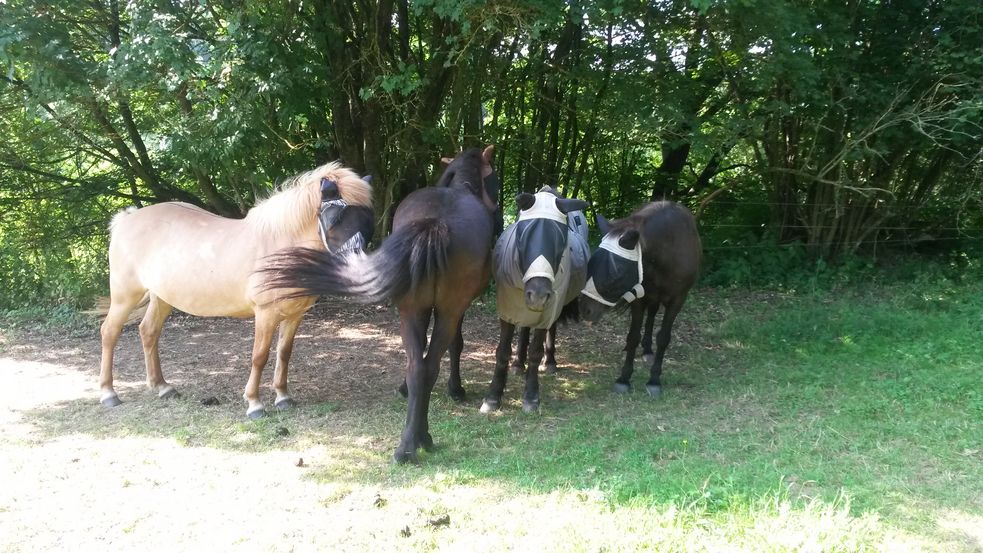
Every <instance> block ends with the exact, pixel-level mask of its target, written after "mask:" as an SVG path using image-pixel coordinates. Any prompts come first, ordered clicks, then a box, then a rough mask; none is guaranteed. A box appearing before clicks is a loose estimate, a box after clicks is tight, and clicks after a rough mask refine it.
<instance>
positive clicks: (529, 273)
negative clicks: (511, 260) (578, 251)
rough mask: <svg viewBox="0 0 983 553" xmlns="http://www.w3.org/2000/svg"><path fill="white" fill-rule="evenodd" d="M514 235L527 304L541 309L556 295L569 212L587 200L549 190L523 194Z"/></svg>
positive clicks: (532, 307) (582, 205) (529, 306)
mask: <svg viewBox="0 0 983 553" xmlns="http://www.w3.org/2000/svg"><path fill="white" fill-rule="evenodd" d="M515 202H516V205H517V206H518V208H519V219H518V220H517V221H516V223H515V225H516V226H515V233H516V234H515V237H516V248H517V250H518V251H517V252H516V253H517V255H518V258H519V269H520V270H521V271H522V282H523V289H524V291H525V298H526V307H528V308H529V309H531V310H533V311H542V310H543V309H545V308H546V306H547V304H549V302H550V301H551V300H552V299H553V297H554V293H553V280H554V279H555V277H556V271H557V270H558V269H559V267H560V260H561V259H562V258H563V253H564V252H565V251H566V249H567V230H568V229H567V215H566V214H567V213H569V212H571V211H579V210H583V209H584V208H585V207H587V202H585V201H583V200H576V199H566V198H559V197H557V196H556V195H555V194H552V193H550V192H538V193H536V194H520V195H519V196H518V197H516V199H515Z"/></svg>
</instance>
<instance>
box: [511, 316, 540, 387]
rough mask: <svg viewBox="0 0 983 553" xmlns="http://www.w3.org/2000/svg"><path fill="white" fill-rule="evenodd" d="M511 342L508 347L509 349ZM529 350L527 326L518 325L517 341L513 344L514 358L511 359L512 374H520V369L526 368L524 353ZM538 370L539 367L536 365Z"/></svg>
mask: <svg viewBox="0 0 983 553" xmlns="http://www.w3.org/2000/svg"><path fill="white" fill-rule="evenodd" d="M511 347H512V346H511V344H510V345H509V349H511ZM528 351H529V327H528V326H520V327H519V343H518V344H516V345H515V359H513V360H512V374H514V375H516V376H520V375H522V371H524V370H526V353H527V352H528ZM536 370H539V367H536Z"/></svg>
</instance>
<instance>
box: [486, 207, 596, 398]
mask: <svg viewBox="0 0 983 553" xmlns="http://www.w3.org/2000/svg"><path fill="white" fill-rule="evenodd" d="M516 204H517V206H518V208H519V218H518V220H517V221H516V222H515V223H514V224H513V225H511V226H510V227H509V228H508V229H506V230H505V232H504V233H503V234H502V236H501V237H499V239H498V243H497V244H496V245H495V252H494V255H493V259H494V262H493V265H494V272H495V287H496V301H497V307H498V315H499V322H500V327H501V331H500V335H499V343H498V349H497V351H496V359H495V376H494V378H493V379H492V382H491V385H490V386H489V391H488V395H487V396H486V397H485V401H484V403H483V404H482V406H481V411H482V412H483V413H487V412H490V411H493V410H496V409H499V408H500V407H501V400H502V395H503V393H504V391H505V382H506V378H507V376H508V364H509V359H510V358H511V355H512V336H513V334H514V333H515V327H516V326H519V327H529V328H531V329H534V330H533V337H532V339H531V343H530V349H529V367H528V369H527V370H526V388H525V394H524V396H523V402H522V403H523V410H525V411H536V410H538V409H539V402H540V399H539V363H540V361H541V360H542V357H543V345H544V341H545V337H546V332H547V330H548V329H549V328H550V327H551V326H552V325H553V324H554V323H556V320H557V319H558V318H559V317H560V313H561V311H562V310H563V307H564V306H565V305H567V304H568V303H570V302H571V301H573V300H574V299H576V297H577V294H578V293H579V291H580V289H581V288H582V287H583V284H584V281H585V280H586V268H587V266H586V265H587V258H588V255H589V252H590V250H589V248H588V246H587V242H586V240H584V239H583V237H582V236H581V235H580V234H579V233H578V232H577V231H574V230H571V229H570V227H569V225H568V219H567V214H568V213H570V212H572V211H580V210H583V209H584V208H585V207H586V206H587V202H585V201H583V200H576V199H566V198H559V197H557V196H556V194H555V193H553V192H552V191H540V192H538V193H536V194H535V195H533V194H520V195H519V196H518V197H517V198H516Z"/></svg>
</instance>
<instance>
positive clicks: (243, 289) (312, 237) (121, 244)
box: [99, 163, 373, 418]
mask: <svg viewBox="0 0 983 553" xmlns="http://www.w3.org/2000/svg"><path fill="white" fill-rule="evenodd" d="M372 230H373V214H372V187H371V186H370V185H369V183H368V179H365V180H363V179H362V178H360V177H359V176H358V175H357V174H355V173H354V172H353V171H351V170H349V169H347V168H344V167H342V166H341V165H340V164H338V163H328V164H325V165H322V166H320V167H318V168H316V169H313V170H311V171H308V172H306V173H302V174H299V175H296V176H294V177H292V178H290V179H289V180H287V181H286V182H285V183H284V184H283V185H282V186H281V189H280V191H279V192H277V193H276V194H274V195H272V196H270V197H269V198H268V199H266V200H264V201H262V202H260V203H259V204H258V205H256V207H254V208H252V209H251V210H249V213H248V214H247V215H246V217H245V218H244V219H226V218H223V217H219V216H218V215H214V214H212V213H209V212H207V211H205V210H203V209H201V208H198V207H195V206H193V205H190V204H186V203H179V202H169V203H162V204H157V205H152V206H147V207H144V208H141V209H133V208H131V209H129V210H127V211H124V212H122V213H120V214H118V215H117V216H116V217H115V218H114V219H113V221H112V224H111V225H110V234H111V238H110V242H109V288H110V302H111V303H110V307H109V312H108V314H107V316H106V320H105V321H104V322H103V324H102V367H101V372H100V376H99V385H100V388H101V392H102V395H101V398H100V401H101V402H102V403H103V405H106V406H107V407H114V406H116V405H119V404H120V403H121V401H120V399H119V396H118V395H117V394H116V391H115V390H114V389H113V351H114V349H115V347H116V342H117V341H118V340H119V336H120V333H121V332H122V329H123V325H124V323H125V322H126V320H127V317H128V316H129V315H130V313H131V312H132V311H133V310H134V308H136V307H137V306H138V305H140V304H141V303H143V302H144V301H146V302H148V303H147V312H146V314H145V315H144V317H143V321H142V322H141V323H140V339H141V341H142V342H143V353H144V358H145V361H146V365H147V385H148V386H149V387H150V389H152V390H154V391H156V392H157V394H158V396H159V397H161V398H168V397H172V396H175V395H176V394H177V392H176V390H175V389H174V387H173V386H171V385H170V384H168V383H167V381H166V380H164V376H163V374H162V373H161V369H160V353H159V350H158V341H159V338H160V333H161V329H162V328H163V325H164V321H165V320H166V319H167V317H168V315H170V313H171V311H172V309H173V308H175V307H176V308H178V309H180V310H181V311H184V312H186V313H189V314H192V315H197V316H201V317H222V316H225V317H243V318H245V317H251V316H253V317H255V319H256V329H255V338H254V341H253V352H252V367H251V370H250V373H249V380H248V381H247V383H246V389H245V392H244V394H243V397H244V398H245V400H246V401H247V402H248V404H249V405H248V408H247V410H246V415H247V416H248V417H250V418H258V417H261V416H263V415H264V413H265V411H264V408H263V403H262V402H261V401H260V397H259V383H260V378H261V376H262V374H263V368H264V367H265V366H266V361H267V359H268V357H269V353H270V344H271V342H272V339H273V332H274V330H275V329H276V327H277V326H278V325H279V327H280V336H279V340H278V344H277V359H276V369H275V372H274V377H273V388H274V390H275V391H276V401H275V406H276V407H277V408H278V409H284V408H288V407H290V406H292V405H293V404H294V402H293V400H292V399H291V398H290V394H289V393H288V391H287V364H288V362H289V360H290V354H291V351H292V348H293V340H294V334H295V333H296V332H297V327H298V326H299V325H300V321H301V318H302V317H303V315H304V313H305V312H306V311H307V310H308V309H310V307H311V306H312V305H313V304H314V301H315V299H316V298H315V297H314V296H306V297H291V298H286V297H284V296H286V295H287V294H285V293H284V291H282V290H281V291H277V290H264V289H263V282H262V277H261V276H260V275H258V274H256V271H257V270H258V269H260V268H261V267H262V266H263V264H264V258H265V257H266V256H268V255H270V254H273V253H276V252H279V251H281V250H283V249H284V248H290V247H301V246H302V247H307V248H315V249H320V250H322V251H324V250H326V251H328V252H331V253H339V252H342V251H348V250H353V249H361V248H362V246H363V245H364V244H365V243H367V242H368V241H369V240H370V239H371V236H372Z"/></svg>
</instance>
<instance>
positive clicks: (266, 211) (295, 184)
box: [245, 161, 372, 238]
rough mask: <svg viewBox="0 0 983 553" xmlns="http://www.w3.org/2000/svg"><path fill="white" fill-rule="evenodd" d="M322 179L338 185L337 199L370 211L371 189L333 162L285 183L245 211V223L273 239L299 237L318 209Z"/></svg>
mask: <svg viewBox="0 0 983 553" xmlns="http://www.w3.org/2000/svg"><path fill="white" fill-rule="evenodd" d="M323 178H327V179H330V180H332V181H334V182H335V183H337V184H338V191H339V192H340V193H341V198H342V199H343V200H345V201H346V202H348V204H349V205H358V206H365V207H372V186H371V185H369V183H367V182H365V181H364V180H362V178H361V177H359V176H358V175H357V174H356V173H355V172H354V171H352V170H351V169H349V168H347V167H343V166H342V165H341V163H338V162H336V161H334V162H331V163H326V164H324V165H322V166H320V167H317V168H315V169H312V170H310V171H307V172H306V173H300V174H298V175H294V176H293V177H290V178H289V179H287V180H285V181H284V182H283V184H282V185H280V187H279V188H280V190H279V191H278V192H276V193H275V194H273V195H272V196H270V197H269V198H266V199H265V200H262V201H261V202H259V203H258V204H256V206H255V207H253V208H252V209H250V210H249V213H247V214H246V219H245V221H246V223H248V224H250V225H252V226H253V227H255V228H257V229H258V230H259V231H260V232H261V233H262V234H266V235H269V236H272V237H276V238H280V237H299V236H300V235H302V234H303V233H305V232H308V231H309V230H310V229H311V228H312V225H314V222H315V220H316V219H317V213H318V209H319V208H320V206H321V179H323Z"/></svg>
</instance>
